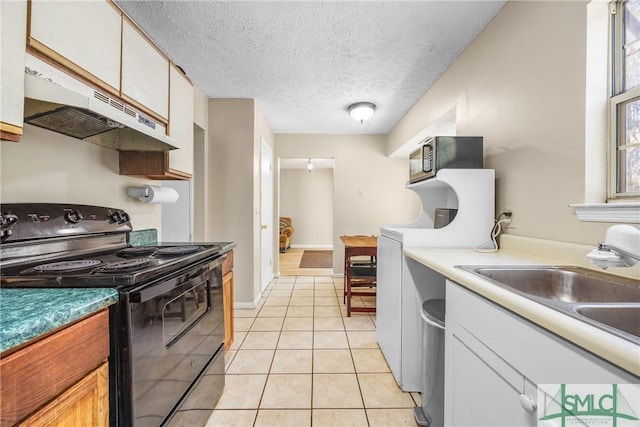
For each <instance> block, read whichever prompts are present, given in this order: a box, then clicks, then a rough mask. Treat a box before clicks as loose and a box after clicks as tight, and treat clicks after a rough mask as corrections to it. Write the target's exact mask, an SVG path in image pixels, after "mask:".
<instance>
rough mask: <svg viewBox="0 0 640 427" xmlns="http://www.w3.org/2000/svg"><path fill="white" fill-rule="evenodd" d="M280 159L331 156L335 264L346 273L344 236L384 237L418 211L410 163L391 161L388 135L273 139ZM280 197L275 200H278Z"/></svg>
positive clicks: (280, 135)
mask: <svg viewBox="0 0 640 427" xmlns="http://www.w3.org/2000/svg"><path fill="white" fill-rule="evenodd" d="M275 146H276V153H275V155H276V157H277V158H333V159H334V161H335V163H334V167H335V169H334V177H333V179H334V190H333V194H334V199H333V206H334V208H333V226H334V232H333V248H334V253H333V265H334V269H335V272H336V273H341V272H342V264H343V263H342V259H343V252H342V250H343V249H344V246H343V245H342V242H341V241H340V236H341V235H353V234H372V235H378V234H379V233H380V226H382V225H384V224H404V223H410V222H413V220H415V219H416V218H417V217H418V215H419V213H420V209H421V206H420V201H419V199H418V196H417V195H416V194H415V193H413V192H412V191H409V190H407V189H405V188H404V187H405V184H406V183H407V180H408V176H409V164H408V160H407V159H394V158H388V157H387V156H386V153H385V137H384V135H295V134H277V135H275ZM359 194H360V195H359ZM278 197H279V195H278V196H277V198H278Z"/></svg>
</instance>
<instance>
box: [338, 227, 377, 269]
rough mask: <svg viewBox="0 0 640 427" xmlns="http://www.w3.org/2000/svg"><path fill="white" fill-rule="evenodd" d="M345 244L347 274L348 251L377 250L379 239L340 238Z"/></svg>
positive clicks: (360, 237) (362, 237)
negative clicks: (357, 249) (359, 249)
mask: <svg viewBox="0 0 640 427" xmlns="http://www.w3.org/2000/svg"><path fill="white" fill-rule="evenodd" d="M340 240H342V243H344V273H346V272H347V264H348V263H347V260H348V256H347V251H348V249H350V248H377V247H378V238H377V237H376V236H361V235H360V236H340Z"/></svg>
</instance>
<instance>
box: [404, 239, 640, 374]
mask: <svg viewBox="0 0 640 427" xmlns="http://www.w3.org/2000/svg"><path fill="white" fill-rule="evenodd" d="M404 254H405V255H406V256H407V257H409V258H411V259H413V260H415V261H417V262H419V263H420V264H422V265H424V266H426V267H429V268H430V269H432V270H434V271H436V272H438V273H440V274H442V275H443V276H445V277H447V278H448V279H449V280H451V281H453V282H456V283H458V284H459V285H461V286H464V287H465V288H467V289H469V290H471V291H473V292H476V293H477V294H479V295H481V296H483V297H485V298H487V299H489V300H490V301H493V302H494V303H496V304H498V305H500V306H501V307H504V308H506V309H508V310H510V311H512V312H514V313H516V314H518V315H520V316H522V317H523V318H525V319H527V320H529V321H531V322H533V323H535V324H537V325H538V326H541V327H543V328H545V329H547V330H549V331H551V332H553V333H555V334H557V335H558V336H560V337H562V338H564V339H566V340H567V341H570V342H572V343H573V344H575V345H578V346H580V347H582V348H584V349H585V350H587V351H590V352H591V353H594V354H596V355H598V356H599V357H601V358H603V359H605V360H607V361H609V362H611V363H612V364H614V365H616V366H618V367H620V368H622V369H624V370H626V371H628V372H630V373H632V374H634V375H636V376H640V346H638V345H636V344H634V343H632V342H630V341H627V340H625V339H622V338H619V337H616V336H614V335H612V334H610V333H608V332H605V331H603V330H601V329H599V328H597V327H595V326H592V325H589V324H587V323H585V322H581V321H580V320H578V319H574V318H572V317H570V316H568V315H566V314H563V313H560V312H558V311H556V310H554V309H552V308H549V307H546V306H544V305H541V304H539V303H537V302H535V301H532V300H530V299H528V298H525V297H523V296H520V295H518V294H516V293H514V292H511V291H509V290H506V289H503V288H501V287H499V286H496V285H494V284H492V283H491V282H489V281H488V280H484V279H482V278H479V277H477V276H475V275H473V274H471V273H469V272H466V271H464V270H461V269H459V268H456V267H455V266H456V265H478V264H483V265H484V264H486V265H549V262H548V260H541V259H538V258H535V257H527V256H524V255H523V254H521V253H511V252H508V251H505V250H500V251H499V252H497V253H493V254H481V253H478V252H475V251H473V250H471V249H421V248H410V249H409V248H407V249H405V250H404ZM553 265H568V264H567V263H561V262H558V263H554V264H553Z"/></svg>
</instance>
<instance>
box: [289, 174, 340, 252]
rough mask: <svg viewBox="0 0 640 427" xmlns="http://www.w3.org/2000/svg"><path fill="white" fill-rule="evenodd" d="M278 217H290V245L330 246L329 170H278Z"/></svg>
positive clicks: (331, 210)
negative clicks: (291, 226) (291, 227)
mask: <svg viewBox="0 0 640 427" xmlns="http://www.w3.org/2000/svg"><path fill="white" fill-rule="evenodd" d="M280 216H286V217H290V218H291V221H292V225H293V227H294V229H295V232H294V233H293V237H292V239H291V246H298V247H313V246H333V169H313V170H312V171H311V172H308V171H307V170H304V169H280Z"/></svg>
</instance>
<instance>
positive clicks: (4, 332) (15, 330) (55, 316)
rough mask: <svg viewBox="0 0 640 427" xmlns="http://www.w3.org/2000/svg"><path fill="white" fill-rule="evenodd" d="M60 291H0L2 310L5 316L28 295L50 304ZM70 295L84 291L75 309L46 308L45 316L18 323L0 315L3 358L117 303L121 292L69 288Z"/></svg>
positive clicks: (0, 340) (0, 353)
mask: <svg viewBox="0 0 640 427" xmlns="http://www.w3.org/2000/svg"><path fill="white" fill-rule="evenodd" d="M65 289H67V288H65ZM60 291H61V289H1V290H0V300H1V302H2V311H3V312H4V313H6V311H5V310H7V305H9V306H14V304H16V303H20V302H21V301H24V298H25V295H29V297H28V298H30V299H31V300H35V301H34V302H35V303H37V302H38V301H39V300H38V298H39V299H40V300H42V301H43V302H46V301H49V302H50V300H51V298H50V293H51V292H56V293H58V294H59V293H60ZM67 292H76V294H77V293H78V292H82V295H83V297H82V298H79V299H78V300H77V304H74V305H73V306H72V307H65V308H64V309H61V310H59V311H56V310H48V311H47V310H46V309H47V308H46V307H44V308H42V310H45V312H46V314H45V315H42V314H41V312H42V311H41V312H40V313H32V314H31V315H29V314H26V315H24V316H21V317H20V319H19V320H16V319H15V318H14V319H11V318H9V319H7V317H10V316H7V315H6V314H1V315H0V316H1V317H2V319H1V321H0V355H2V356H6V355H7V354H10V353H12V352H13V351H15V350H16V349H17V348H18V347H20V348H22V347H25V346H27V345H29V344H31V343H33V342H35V341H37V340H38V339H40V338H41V337H43V336H45V335H47V334H49V333H51V332H53V331H55V330H57V329H60V328H64V327H66V326H68V325H70V324H72V323H74V322H76V321H78V320H80V319H82V318H84V317H86V316H88V315H91V314H94V313H96V312H98V311H100V310H102V309H104V308H106V307H108V306H110V305H112V304H114V303H116V302H117V301H118V291H117V290H116V289H112V288H92V289H84V288H83V289H67ZM48 294H49V295H48ZM75 302H76V301H74V302H73V303H75Z"/></svg>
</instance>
